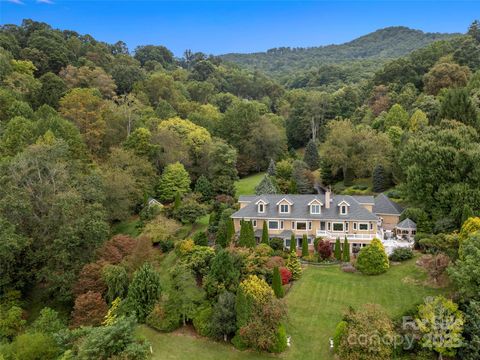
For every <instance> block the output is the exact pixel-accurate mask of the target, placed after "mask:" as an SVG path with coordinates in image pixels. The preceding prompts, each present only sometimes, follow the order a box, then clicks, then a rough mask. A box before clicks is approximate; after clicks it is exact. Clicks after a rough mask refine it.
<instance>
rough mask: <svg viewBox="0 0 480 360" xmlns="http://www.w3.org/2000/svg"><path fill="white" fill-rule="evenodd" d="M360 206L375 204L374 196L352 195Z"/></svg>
mask: <svg viewBox="0 0 480 360" xmlns="http://www.w3.org/2000/svg"><path fill="white" fill-rule="evenodd" d="M352 197H353V198H354V199H355V200H357V201H358V202H359V203H360V204H371V205H374V204H375V199H374V197H373V196H372V195H352Z"/></svg>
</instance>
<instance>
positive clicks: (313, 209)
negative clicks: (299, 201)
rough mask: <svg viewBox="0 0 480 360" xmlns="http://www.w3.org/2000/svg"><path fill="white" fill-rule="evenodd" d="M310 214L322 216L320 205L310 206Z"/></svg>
mask: <svg viewBox="0 0 480 360" xmlns="http://www.w3.org/2000/svg"><path fill="white" fill-rule="evenodd" d="M310 214H320V205H310Z"/></svg>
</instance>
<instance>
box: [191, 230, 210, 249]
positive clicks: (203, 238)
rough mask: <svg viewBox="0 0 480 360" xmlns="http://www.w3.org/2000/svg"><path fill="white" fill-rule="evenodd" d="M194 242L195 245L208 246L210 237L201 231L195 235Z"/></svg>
mask: <svg viewBox="0 0 480 360" xmlns="http://www.w3.org/2000/svg"><path fill="white" fill-rule="evenodd" d="M193 242H194V243H195V245H199V246H208V236H207V233H206V232H205V231H199V232H197V233H195V235H193Z"/></svg>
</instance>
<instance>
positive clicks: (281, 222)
mask: <svg viewBox="0 0 480 360" xmlns="http://www.w3.org/2000/svg"><path fill="white" fill-rule="evenodd" d="M280 229H281V230H283V221H280Z"/></svg>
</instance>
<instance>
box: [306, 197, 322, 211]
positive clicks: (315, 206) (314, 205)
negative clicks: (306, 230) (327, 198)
mask: <svg viewBox="0 0 480 360" xmlns="http://www.w3.org/2000/svg"><path fill="white" fill-rule="evenodd" d="M322 205H323V204H322V202H321V201H320V200H318V199H313V200H312V201H310V202H309V203H308V206H310V214H320V212H321V211H322Z"/></svg>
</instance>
